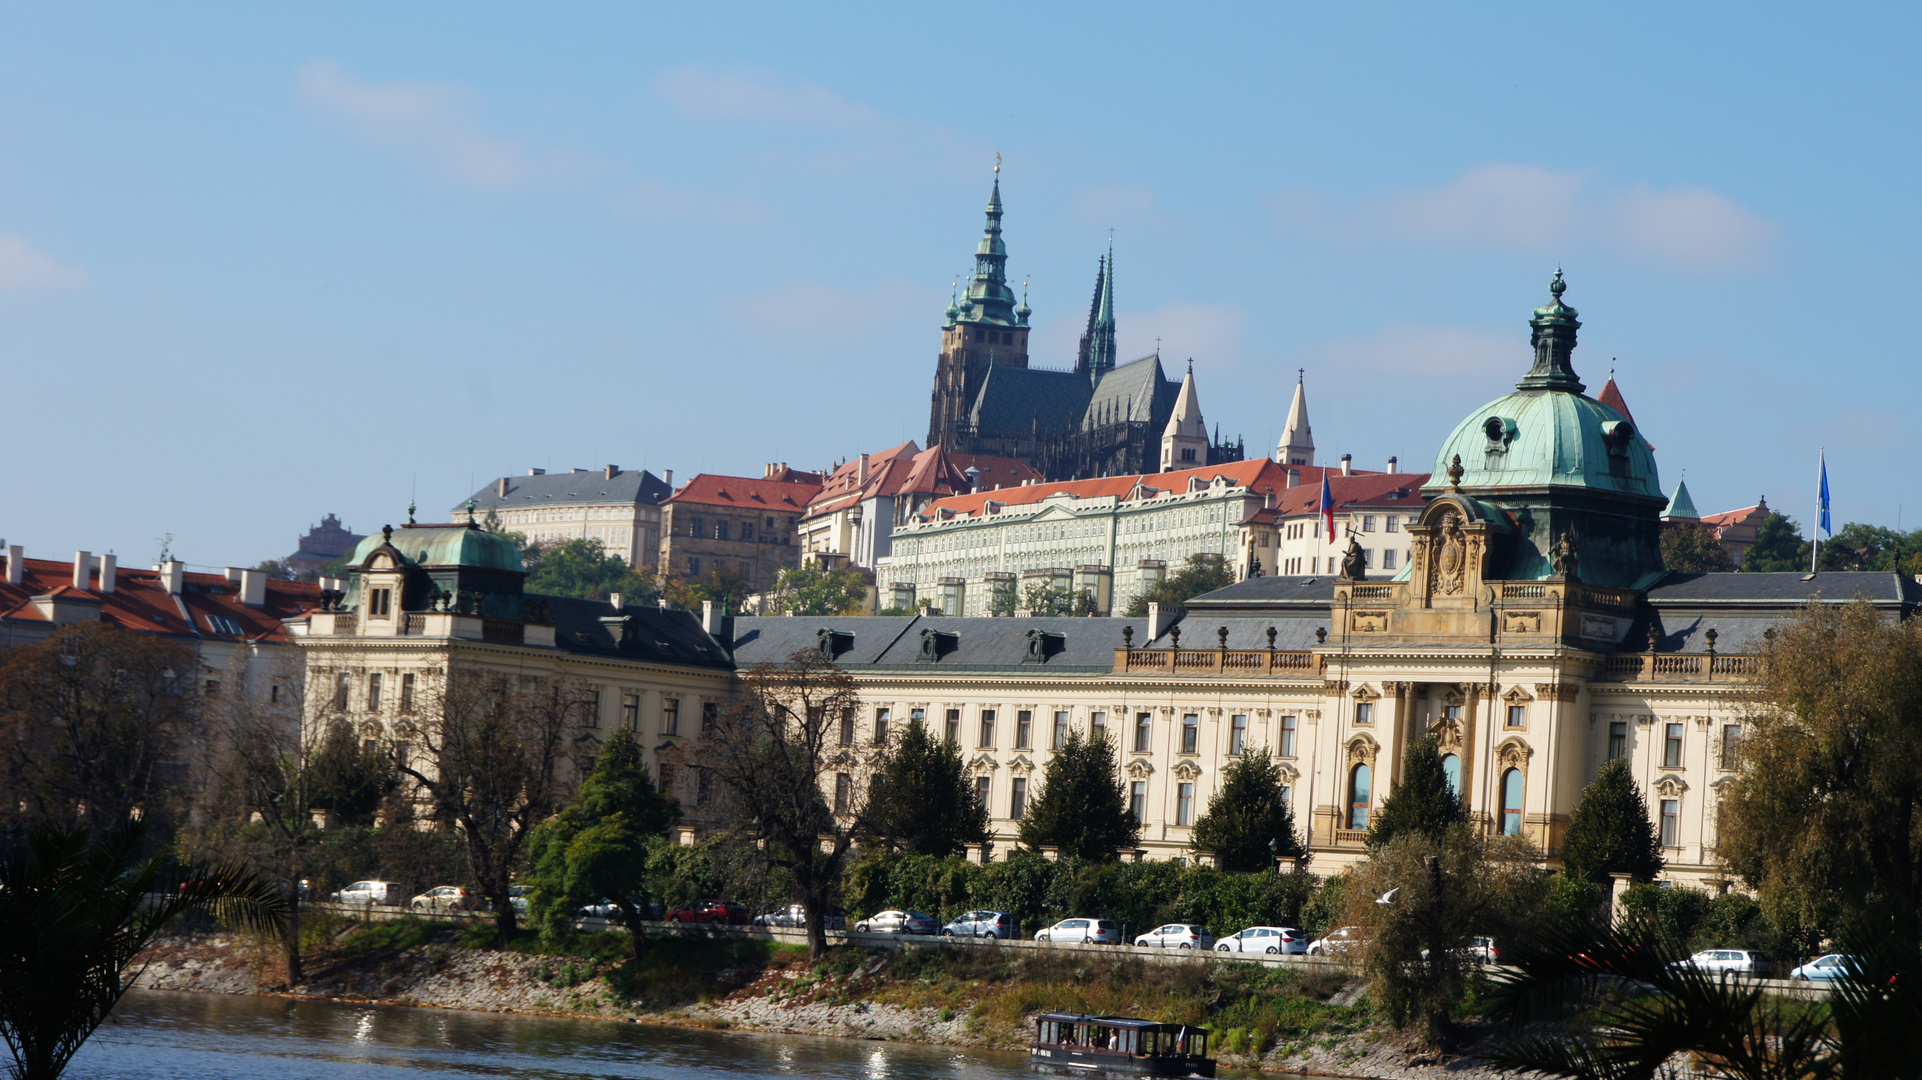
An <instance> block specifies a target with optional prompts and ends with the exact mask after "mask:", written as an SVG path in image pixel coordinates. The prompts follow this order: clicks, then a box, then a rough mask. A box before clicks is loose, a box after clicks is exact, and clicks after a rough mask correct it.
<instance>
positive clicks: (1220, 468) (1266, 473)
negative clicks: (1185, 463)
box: [923, 457, 1307, 517]
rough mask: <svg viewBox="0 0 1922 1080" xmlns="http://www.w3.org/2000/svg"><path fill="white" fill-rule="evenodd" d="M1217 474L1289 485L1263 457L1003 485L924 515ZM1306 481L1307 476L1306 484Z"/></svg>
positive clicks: (1258, 488)
mask: <svg viewBox="0 0 1922 1080" xmlns="http://www.w3.org/2000/svg"><path fill="white" fill-rule="evenodd" d="M1298 467H1299V466H1298ZM1217 476H1221V477H1225V478H1227V480H1228V482H1229V483H1230V484H1232V485H1234V486H1236V487H1249V488H1252V489H1253V490H1254V491H1255V492H1256V493H1258V494H1263V493H1267V492H1271V491H1281V490H1283V489H1285V488H1286V487H1287V484H1288V476H1287V472H1286V470H1285V469H1284V468H1283V467H1282V466H1280V465H1277V464H1275V463H1274V462H1272V461H1270V460H1268V459H1267V458H1265V457H1264V458H1257V459H1255V460H1253V461H1236V462H1231V463H1229V464H1226V465H1209V466H1206V467H1203V468H1198V469H1182V470H1180V471H1177V472H1167V473H1146V474H1141V475H1128V476H1103V477H1098V478H1096V479H1093V480H1064V481H1060V482H1057V483H1053V484H1029V485H1026V486H1025V487H1011V488H1002V489H1000V490H999V491H977V492H974V493H973V494H969V495H955V496H951V497H949V498H946V499H940V500H937V501H935V502H933V503H930V504H929V505H928V508H927V510H926V511H925V512H924V515H923V516H924V517H932V516H935V515H938V514H940V513H942V512H943V511H945V512H947V513H949V514H951V515H953V516H955V517H975V516H978V515H979V514H980V513H981V512H982V510H983V508H984V507H986V505H987V504H988V503H989V502H996V503H1000V504H1001V505H1003V506H1023V505H1026V504H1029V503H1037V502H1040V501H1041V500H1043V499H1045V498H1048V497H1049V496H1051V495H1060V494H1069V495H1073V496H1075V497H1076V498H1081V499H1099V498H1104V497H1107V496H1111V495H1112V496H1114V497H1115V498H1122V499H1125V498H1127V496H1128V494H1129V492H1132V491H1134V490H1135V487H1136V485H1137V484H1139V485H1142V486H1145V487H1149V488H1153V489H1156V490H1158V491H1187V490H1188V482H1189V481H1190V480H1191V479H1200V480H1202V481H1204V482H1206V481H1211V480H1213V479H1214V478H1215V477H1217ZM1306 482H1307V481H1306V478H1305V477H1304V479H1303V483H1306Z"/></svg>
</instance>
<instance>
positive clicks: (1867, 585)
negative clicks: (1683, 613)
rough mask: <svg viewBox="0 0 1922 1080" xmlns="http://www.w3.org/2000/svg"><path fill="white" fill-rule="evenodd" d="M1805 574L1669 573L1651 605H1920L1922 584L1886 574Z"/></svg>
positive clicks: (1652, 592) (1654, 591)
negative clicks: (1857, 601)
mask: <svg viewBox="0 0 1922 1080" xmlns="http://www.w3.org/2000/svg"><path fill="white" fill-rule="evenodd" d="M1805 577H1807V575H1804V574H1744V573H1734V574H1679V573H1678V574H1669V575H1668V576H1666V577H1664V578H1662V580H1661V581H1659V582H1657V583H1655V585H1654V586H1652V587H1651V588H1650V589H1649V590H1648V601H1649V603H1651V604H1672V603H1698V604H1778V605H1779V604H1791V605H1799V604H1801V603H1803V602H1805V601H1807V600H1808V599H1809V598H1810V597H1815V598H1818V599H1821V600H1826V601H1831V602H1834V601H1847V600H1849V599H1852V598H1853V597H1854V596H1856V595H1857V594H1860V595H1861V596H1862V597H1863V598H1864V599H1866V600H1871V601H1876V602H1879V603H1907V604H1914V603H1922V585H1919V584H1917V583H1916V582H1915V580H1914V579H1912V578H1906V577H1903V576H1902V575H1901V574H1896V573H1890V572H1852V573H1821V574H1816V575H1815V576H1813V577H1809V578H1808V579H1807V580H1804V578H1805Z"/></svg>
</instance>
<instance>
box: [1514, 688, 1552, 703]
mask: <svg viewBox="0 0 1922 1080" xmlns="http://www.w3.org/2000/svg"><path fill="white" fill-rule="evenodd" d="M1536 689H1537V690H1541V689H1550V690H1552V689H1554V687H1546V688H1544V687H1541V686H1537V687H1536ZM1502 700H1503V701H1505V702H1507V703H1508V704H1510V705H1526V704H1528V703H1529V702H1531V701H1534V700H1535V695H1533V694H1531V693H1529V692H1528V691H1527V690H1525V689H1523V688H1522V687H1519V686H1511V687H1509V688H1508V690H1507V691H1506V692H1505V693H1503V694H1502Z"/></svg>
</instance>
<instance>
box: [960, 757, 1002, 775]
mask: <svg viewBox="0 0 1922 1080" xmlns="http://www.w3.org/2000/svg"><path fill="white" fill-rule="evenodd" d="M1000 767H1001V763H1000V762H998V761H996V760H994V756H993V755H991V754H976V755H974V760H972V761H970V762H968V768H969V769H971V770H973V771H974V773H975V775H977V776H980V775H984V774H987V773H992V772H994V771H995V770H996V769H999V768H1000Z"/></svg>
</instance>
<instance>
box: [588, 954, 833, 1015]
mask: <svg viewBox="0 0 1922 1080" xmlns="http://www.w3.org/2000/svg"><path fill="white" fill-rule="evenodd" d="M794 951H795V950H794V949H793V948H792V947H791V946H785V947H784V946H780V945H774V944H771V943H769V942H765V941H740V940H718V941H717V940H712V939H708V938H681V937H670V938H662V939H659V940H657V941H655V942H654V943H653V944H652V945H651V946H650V947H649V948H648V950H647V951H646V952H645V953H642V954H641V955H639V956H637V957H635V958H634V959H632V960H629V961H627V962H626V963H624V964H622V965H621V966H619V967H617V968H615V969H613V970H612V971H609V972H607V975H606V978H607V983H608V985H609V986H610V987H611V988H612V989H613V991H614V994H615V995H616V996H617V997H619V998H620V999H621V1000H622V1001H625V1002H629V1003H632V1004H634V1005H638V1006H643V1007H648V1008H665V1007H669V1006H674V1005H686V1004H689V1003H691V1002H695V1001H713V1000H714V999H716V998H719V997H723V996H725V995H727V994H730V993H733V992H734V991H735V990H738V989H740V988H741V987H743V986H746V985H748V984H749V983H751V982H753V981H754V980H755V979H758V978H760V976H761V973H762V972H764V971H766V970H767V968H768V966H769V965H770V964H771V963H772V962H773V961H774V960H775V959H776V958H777V957H781V956H785V955H788V954H791V953H792V952H794Z"/></svg>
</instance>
